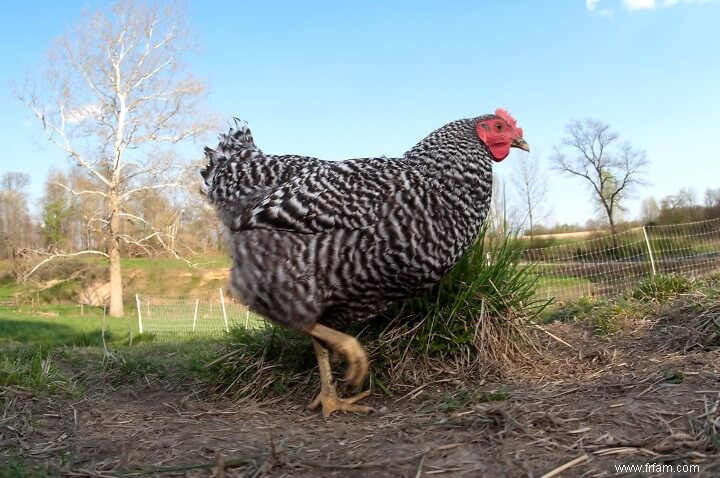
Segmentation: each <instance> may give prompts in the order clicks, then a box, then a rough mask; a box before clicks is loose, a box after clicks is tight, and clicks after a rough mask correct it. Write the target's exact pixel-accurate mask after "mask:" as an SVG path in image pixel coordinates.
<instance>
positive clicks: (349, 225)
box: [202, 109, 529, 417]
mask: <svg viewBox="0 0 720 478" xmlns="http://www.w3.org/2000/svg"><path fill="white" fill-rule="evenodd" d="M511 147H516V148H520V149H523V150H526V151H528V150H529V148H528V145H527V143H526V142H525V140H524V139H523V136H522V129H521V128H518V127H517V125H516V122H515V120H514V119H513V118H512V117H511V116H510V115H509V114H508V113H507V112H506V111H504V110H500V109H498V110H496V111H495V113H494V114H487V115H484V116H480V117H476V118H471V119H462V120H458V121H454V122H452V123H449V124H447V125H445V126H443V127H441V128H440V129H438V130H436V131H434V132H433V133H431V134H430V135H428V136H427V137H426V138H425V139H423V140H422V141H420V142H419V143H418V144H417V145H415V146H414V147H413V148H412V149H410V150H409V151H408V152H407V153H405V154H404V155H403V156H402V157H401V158H363V159H352V160H346V161H338V162H324V161H320V160H318V159H315V158H307V157H301V156H271V155H265V154H264V153H263V152H262V151H261V150H260V149H258V148H257V146H255V144H254V142H253V139H252V136H251V134H250V131H249V129H248V127H247V124H244V123H236V127H235V128H232V129H231V130H230V132H229V134H227V135H222V136H221V138H220V143H219V145H218V147H217V148H216V149H214V150H213V149H210V148H206V149H205V153H206V156H207V158H208V165H207V167H205V168H204V169H203V171H202V176H203V178H204V182H205V189H206V191H207V195H208V197H209V199H210V202H211V203H213V204H214V206H215V207H216V208H217V210H218V214H219V217H220V219H221V220H222V222H223V224H224V225H225V227H226V228H227V229H228V230H229V231H230V232H231V253H232V258H233V267H232V273H231V278H230V290H231V292H232V294H233V295H234V296H235V297H236V298H237V299H239V300H240V301H242V302H244V303H245V304H247V305H248V306H250V307H251V308H252V309H253V310H255V311H257V312H259V313H260V314H262V315H264V316H265V317H267V318H268V319H270V320H272V321H273V322H275V323H278V324H280V325H282V326H285V327H289V328H291V329H295V330H298V331H302V332H305V333H307V334H309V335H310V336H311V338H312V341H313V347H314V350H315V354H316V356H317V359H318V365H319V368H320V382H321V383H320V385H321V387H320V393H319V394H318V396H317V398H316V399H315V400H313V401H312V402H311V403H310V405H309V408H310V409H314V408H317V407H318V406H321V407H322V414H323V415H324V416H325V417H327V416H329V415H330V414H331V413H333V412H334V411H337V410H339V411H350V412H357V413H365V412H370V411H372V408H370V407H368V406H364V405H360V404H358V403H356V402H357V401H359V400H361V399H362V398H365V397H366V396H367V395H368V394H369V392H368V391H366V392H364V393H360V394H358V395H355V396H353V397H349V398H345V399H343V398H339V397H338V395H337V392H336V388H335V382H334V380H333V376H332V372H331V369H330V363H329V353H328V349H329V350H331V351H333V352H335V353H337V354H339V355H340V356H342V357H343V358H344V359H345V361H346V362H347V370H346V375H345V380H346V381H347V382H348V383H349V385H351V386H352V387H354V388H355V389H359V388H360V387H361V386H362V384H363V382H364V380H365V377H366V375H367V372H368V368H369V362H368V357H367V353H366V352H365V349H364V348H363V347H362V345H360V343H359V342H358V340H357V339H356V338H355V337H352V336H350V335H348V334H346V333H344V332H342V331H341V330H343V329H345V328H347V327H348V326H350V325H352V324H355V323H359V322H363V321H366V320H369V319H371V318H373V317H375V316H376V315H377V314H379V313H380V312H382V311H383V310H385V309H386V308H387V307H388V306H389V305H390V304H392V303H393V302H394V301H397V300H400V299H403V298H407V297H411V296H416V295H419V294H421V293H422V292H423V291H425V290H427V289H430V288H432V286H433V285H435V284H436V283H437V282H438V281H439V280H440V279H441V278H442V276H443V275H444V274H445V272H447V271H448V270H449V269H450V268H451V267H452V266H453V265H454V264H455V262H456V261H457V260H458V259H459V258H460V256H461V255H462V254H463V252H464V251H465V250H466V249H467V248H468V246H469V245H470V244H471V243H472V242H473V240H475V238H476V237H477V235H478V232H479V231H480V228H481V226H482V224H483V222H484V220H485V217H486V214H487V211H488V207H489V204H490V196H491V190H492V163H493V162H499V161H502V160H503V159H505V158H506V157H507V156H508V155H509V152H510V148H511Z"/></svg>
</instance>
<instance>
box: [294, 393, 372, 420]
mask: <svg viewBox="0 0 720 478" xmlns="http://www.w3.org/2000/svg"><path fill="white" fill-rule="evenodd" d="M368 395H370V390H366V391H364V392H362V393H358V394H357V395H353V396H352V397H348V398H339V397H338V396H337V393H335V392H334V391H333V392H323V391H321V392H320V393H319V394H318V396H317V397H315V400H313V401H312V402H310V405H308V407H307V408H308V410H315V409H316V408H317V407H318V406H320V405H322V415H323V417H324V418H327V417H329V416H330V415H331V414H332V413H333V412H337V411H340V412H352V413H372V412H374V411H375V409H374V408H372V407H368V406H366V405H358V404H356V403H355V402H358V401H360V400H362V399H363V398H366V397H367V396H368Z"/></svg>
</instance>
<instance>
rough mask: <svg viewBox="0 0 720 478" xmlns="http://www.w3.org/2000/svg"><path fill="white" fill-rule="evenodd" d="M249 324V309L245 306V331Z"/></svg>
mask: <svg viewBox="0 0 720 478" xmlns="http://www.w3.org/2000/svg"><path fill="white" fill-rule="evenodd" d="M249 322H250V309H249V308H248V306H245V330H247V328H248V323H249Z"/></svg>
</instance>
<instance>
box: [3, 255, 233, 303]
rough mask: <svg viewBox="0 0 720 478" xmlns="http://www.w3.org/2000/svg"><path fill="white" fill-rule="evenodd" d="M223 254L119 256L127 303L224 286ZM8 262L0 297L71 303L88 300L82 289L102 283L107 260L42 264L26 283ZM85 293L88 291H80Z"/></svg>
mask: <svg viewBox="0 0 720 478" xmlns="http://www.w3.org/2000/svg"><path fill="white" fill-rule="evenodd" d="M229 265H230V261H229V259H228V258H227V257H201V258H196V259H194V260H193V262H192V263H190V262H185V261H183V260H178V259H170V258H130V259H123V260H122V271H123V286H124V289H123V296H124V301H125V303H126V304H132V303H133V302H134V297H135V294H140V293H142V294H145V295H154V296H191V295H199V294H204V293H207V292H208V291H212V290H215V289H218V288H221V287H225V284H226V281H227V277H228V274H229ZM12 271H13V265H12V263H11V262H10V261H2V262H0V299H2V298H6V299H7V298H12V297H15V296H17V297H18V299H19V300H20V301H21V302H22V303H32V304H38V303H39V304H58V305H72V304H78V303H81V302H87V297H85V299H82V297H83V296H84V295H83V292H84V291H89V290H93V289H102V286H103V285H104V284H106V283H107V277H108V271H107V261H105V260H98V259H96V258H84V259H72V260H60V261H58V262H57V263H53V264H52V265H50V266H48V267H46V268H44V269H41V270H39V271H38V273H37V274H35V275H34V276H33V277H32V278H31V280H29V281H28V282H27V283H26V284H22V283H17V282H16V280H15V277H14V276H13V273H12ZM85 295H87V294H85Z"/></svg>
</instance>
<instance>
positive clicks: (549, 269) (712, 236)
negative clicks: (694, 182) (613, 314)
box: [524, 219, 720, 301]
mask: <svg viewBox="0 0 720 478" xmlns="http://www.w3.org/2000/svg"><path fill="white" fill-rule="evenodd" d="M524 259H525V260H526V261H527V262H528V263H533V264H535V270H536V272H537V273H538V274H539V275H540V282H539V284H540V286H539V291H538V293H539V294H540V295H541V296H542V297H546V298H555V299H557V300H559V301H564V300H574V299H578V298H580V297H583V296H613V295H619V294H622V293H624V292H626V291H628V290H629V289H631V288H632V287H634V286H635V285H636V284H637V283H638V282H640V281H641V280H643V279H646V278H648V277H652V276H654V275H658V274H671V273H675V274H683V275H687V276H699V275H703V274H706V273H708V272H711V271H715V270H718V269H720V219H712V220H708V221H700V222H691V223H685V224H676V225H670V226H644V227H638V228H635V229H631V230H628V231H625V232H622V233H619V234H614V235H610V236H605V237H600V238H597V239H590V240H585V241H579V242H573V243H570V244H563V245H558V246H551V247H544V248H538V249H528V250H526V251H525V256H524Z"/></svg>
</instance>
